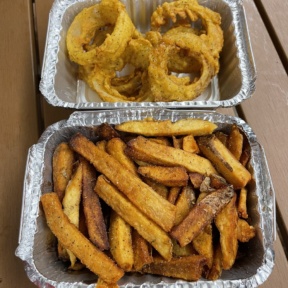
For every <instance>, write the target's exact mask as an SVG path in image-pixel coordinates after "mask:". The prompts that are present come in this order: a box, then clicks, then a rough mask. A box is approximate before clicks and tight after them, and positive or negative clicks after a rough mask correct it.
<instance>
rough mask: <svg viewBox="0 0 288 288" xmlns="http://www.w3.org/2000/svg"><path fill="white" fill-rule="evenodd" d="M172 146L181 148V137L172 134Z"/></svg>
mask: <svg viewBox="0 0 288 288" xmlns="http://www.w3.org/2000/svg"><path fill="white" fill-rule="evenodd" d="M172 140H173V147H174V148H178V149H182V148H183V137H180V138H177V137H176V136H172Z"/></svg>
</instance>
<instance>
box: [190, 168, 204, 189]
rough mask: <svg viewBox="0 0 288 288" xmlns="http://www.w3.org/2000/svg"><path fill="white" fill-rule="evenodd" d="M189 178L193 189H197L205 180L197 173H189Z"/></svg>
mask: <svg viewBox="0 0 288 288" xmlns="http://www.w3.org/2000/svg"><path fill="white" fill-rule="evenodd" d="M189 178H190V181H191V183H192V186H193V187H194V188H195V189H199V188H200V185H201V183H202V182H203V180H204V178H205V176H204V175H203V174H200V173H197V172H191V173H189Z"/></svg>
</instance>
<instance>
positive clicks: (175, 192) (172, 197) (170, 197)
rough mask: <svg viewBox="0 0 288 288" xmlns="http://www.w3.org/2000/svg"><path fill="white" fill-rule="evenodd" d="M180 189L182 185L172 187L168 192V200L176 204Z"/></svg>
mask: <svg viewBox="0 0 288 288" xmlns="http://www.w3.org/2000/svg"><path fill="white" fill-rule="evenodd" d="M180 191H181V187H171V188H170V191H169V194H168V201H169V202H170V203H172V204H175V202H176V200H177V198H178V195H179V193H180Z"/></svg>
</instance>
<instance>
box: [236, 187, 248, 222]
mask: <svg viewBox="0 0 288 288" xmlns="http://www.w3.org/2000/svg"><path fill="white" fill-rule="evenodd" d="M237 209H238V215H239V217H240V218H244V219H247V218H248V213H247V189H246V188H245V187H244V188H242V189H241V190H240V193H239V199H238V207H237Z"/></svg>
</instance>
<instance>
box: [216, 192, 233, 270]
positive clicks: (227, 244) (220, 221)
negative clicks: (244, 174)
mask: <svg viewBox="0 0 288 288" xmlns="http://www.w3.org/2000/svg"><path fill="white" fill-rule="evenodd" d="M236 197H237V195H236V193H235V194H234V196H233V198H232V199H231V201H230V202H229V203H228V204H227V205H226V207H224V208H223V209H222V211H220V212H219V213H218V215H217V216H216V218H215V224H216V227H217V228H218V230H219V232H220V245H221V251H222V268H223V269H224V270H228V269H230V268H231V267H232V266H233V264H234V262H235V259H236V256H237V251H238V239H237V222H238V214H237V208H236Z"/></svg>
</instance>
